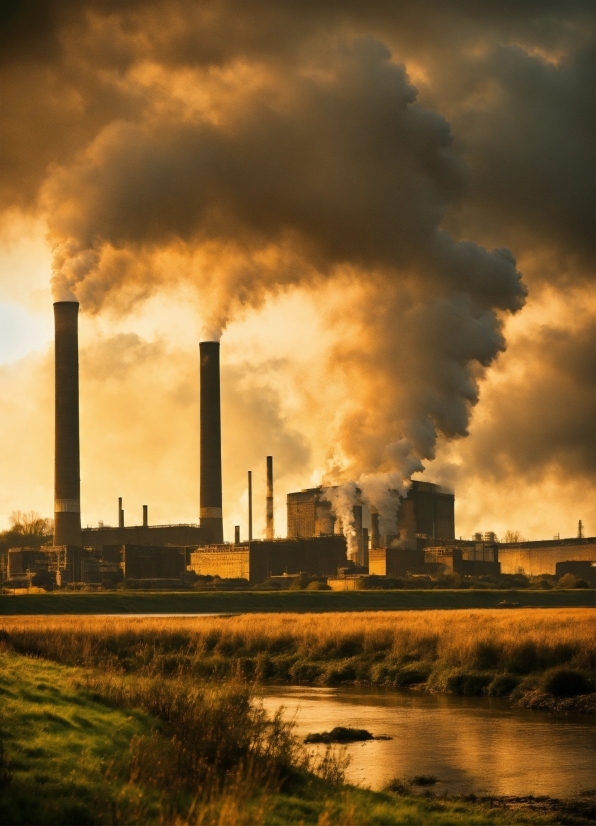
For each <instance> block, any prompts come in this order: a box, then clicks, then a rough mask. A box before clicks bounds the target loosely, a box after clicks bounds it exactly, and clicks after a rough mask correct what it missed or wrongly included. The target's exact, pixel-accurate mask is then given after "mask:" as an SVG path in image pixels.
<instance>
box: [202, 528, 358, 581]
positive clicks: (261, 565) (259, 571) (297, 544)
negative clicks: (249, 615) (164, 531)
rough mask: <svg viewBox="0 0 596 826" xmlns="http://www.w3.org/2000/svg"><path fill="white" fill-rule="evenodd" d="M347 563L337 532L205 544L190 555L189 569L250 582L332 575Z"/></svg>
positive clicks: (344, 543) (203, 573)
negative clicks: (290, 537)
mask: <svg viewBox="0 0 596 826" xmlns="http://www.w3.org/2000/svg"><path fill="white" fill-rule="evenodd" d="M346 565H347V557H346V540H345V537H344V536H341V535H337V534H336V535H332V536H319V537H309V538H303V539H296V538H294V539H272V540H268V539H266V540H254V541H252V542H241V543H238V544H234V545H232V544H230V545H207V546H206V547H202V548H197V549H196V550H195V551H193V552H192V553H191V554H190V570H192V571H194V572H195V573H196V574H198V575H199V576H219V577H221V578H222V579H246V580H248V582H249V583H250V584H251V585H253V584H255V583H259V582H264V581H265V580H266V579H268V578H269V577H272V576H283V575H284V574H300V573H308V574H311V575H316V576H335V575H336V573H337V570H338V568H341V567H345V566H346Z"/></svg>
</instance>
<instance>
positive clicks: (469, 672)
mask: <svg viewBox="0 0 596 826" xmlns="http://www.w3.org/2000/svg"><path fill="white" fill-rule="evenodd" d="M0 630H1V633H2V635H3V639H4V644H5V645H6V646H7V647H8V648H10V649H12V650H14V651H15V652H19V653H23V654H33V655H35V656H40V657H44V658H47V659H51V660H55V661H57V662H61V663H65V664H69V665H84V666H88V667H93V668H96V667H101V668H102V669H108V670H111V671H114V672H122V673H132V672H135V673H139V674H143V675H146V676H157V675H166V676H174V675H186V674H188V675H192V676H193V677H195V678H198V679H230V678H239V679H245V680H249V681H260V682H262V681H276V682H290V683H299V682H302V683H313V684H320V685H337V684H342V683H348V684H349V683H361V684H372V685H380V686H391V687H407V686H411V685H417V686H426V687H427V688H429V689H431V690H434V691H447V692H451V693H456V694H468V695H482V694H486V695H489V696H510V697H511V699H512V700H513V701H515V702H521V703H525V704H530V705H532V704H534V705H540V704H541V703H542V705H544V704H545V702H547V697H549V698H551V702H550V707H554V706H553V703H554V705H556V702H559V703H560V702H563V704H565V703H566V704H567V705H568V706H569V704H570V703H572V702H575V703H576V704H577V699H576V700H572V699H571V698H577V697H578V696H579V697H584V698H585V696H586V695H587V694H589V693H590V692H593V690H594V685H593V681H594V664H595V652H596V627H595V624H594V612H593V611H592V610H591V609H582V608H579V609H559V610H551V609H535V610H531V611H530V610H513V609H512V610H502V609H501V610H492V611H491V610H482V611H457V610H452V611H411V612H403V613H389V612H371V613H347V614H342V613H330V614H299V615H298V614H274V615H272V614H249V615H242V616H235V617H234V616H232V617H204V618H166V619H164V618H155V619H154V618H143V619H139V618H127V617H117V618H112V617H81V616H76V617H75V616H61V617H52V618H49V617H6V618H3V619H2V620H1V621H0ZM552 698H559V699H558V700H557V701H556V702H555V701H554V700H553V699H552ZM582 702H583V703H584V705H585V699H584V700H583V701H582ZM580 705H581V704H580Z"/></svg>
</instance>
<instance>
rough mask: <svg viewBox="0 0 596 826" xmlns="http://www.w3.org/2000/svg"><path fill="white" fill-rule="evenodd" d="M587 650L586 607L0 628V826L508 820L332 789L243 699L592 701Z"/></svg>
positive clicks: (71, 620)
mask: <svg viewBox="0 0 596 826" xmlns="http://www.w3.org/2000/svg"><path fill="white" fill-rule="evenodd" d="M594 647H595V646H594V630H593V625H592V622H591V613H590V612H589V611H586V610H581V609H580V610H564V611H557V612H553V611H540V610H535V611H531V612H528V611H521V612H520V611H516V612H503V611H492V612H488V611H485V612H481V611H478V612H470V611H466V612H456V611H455V612H454V611H451V612H419V613H416V612H410V613H408V614H405V613H404V614H395V613H394V614H383V613H371V614H363V613H361V614H357V615H353V614H343V615H342V614H327V615H291V614H285V615H271V614H269V615H248V616H247V615H245V616H242V617H211V618H200V619H195V618H189V619H181V618H176V619H174V618H172V619H133V618H126V617H122V618H99V617H90V618H83V617H67V616H63V617H56V618H48V617H7V618H4V619H3V620H2V622H1V624H0V658H1V660H2V664H1V676H0V691H1V692H2V699H3V703H2V719H1V721H0V725H1V737H0V739H1V741H2V742H3V745H4V750H5V757H4V759H3V765H2V766H1V767H0V768H1V771H0V776H1V777H2V778H4V779H3V781H2V786H3V787H2V788H1V789H0V811H1V812H2V814H1V815H0V822H3V823H25V822H29V823H140V822H142V823H145V822H147V823H160V822H161V823H164V822H166V823H197V824H207V823H221V824H230V825H231V826H234V824H243V823H272V824H274V823H298V822H303V823H321V824H332V823H342V824H343V823H346V824H348V823H353V824H359V823H372V822H379V823H381V822H382V823H403V822H412V823H418V822H424V823H446V822H448V823H474V822H480V823H491V822H503V817H504V810H503V808H502V807H501V805H500V804H499V806H496V805H494V804H493V803H491V804H490V805H489V803H488V802H487V801H484V802H474V801H463V800H460V799H455V798H454V799H438V798H430V797H420V796H419V795H417V794H415V793H414V791H412V789H413V785H412V784H410V785H409V786H408V785H407V784H406V785H404V786H403V787H399V788H398V785H399V784H397V785H396V784H394V785H395V788H394V789H393V791H392V790H387V791H385V792H382V793H379V792H372V791H366V790H363V789H354V788H353V787H347V786H345V785H344V770H345V759H344V758H343V757H342V754H341V752H337V751H334V749H335V748H336V747H335V746H330V747H329V750H328V751H326V752H323V754H321V753H320V752H319V753H318V754H315V753H312V752H310V753H309V752H308V751H307V750H306V747H305V746H304V744H303V743H301V742H300V741H299V740H298V739H297V738H296V736H295V734H294V730H293V726H292V722H291V720H290V721H288V720H286V719H285V718H284V717H283V716H282V714H280V713H278V714H273V715H269V716H267V714H266V713H265V711H264V710H263V706H262V705H261V703H260V701H259V700H258V699H256V698H255V696H254V694H253V688H252V685H253V684H254V683H255V682H256V681H263V682H264V681H268V680H269V681H271V680H273V681H283V682H298V681H310V682H311V683H315V684H327V685H334V684H337V683H344V682H345V683H350V682H352V683H353V682H359V681H360V682H366V681H368V682H374V683H376V684H378V685H387V686H393V687H407V686H408V685H412V684H415V683H419V684H420V683H422V684H426V685H428V686H429V687H432V688H434V689H435V690H442V691H456V692H459V693H466V692H468V691H471V690H472V689H471V687H473V689H474V692H476V693H478V692H479V691H484V692H485V693H490V692H491V691H493V690H494V689H491V686H493V685H494V684H495V681H497V680H500V683H499V685H502V686H503V687H501V688H499V692H500V693H501V694H507V693H509V694H510V695H511V696H514V693H515V691H522V690H523V691H526V692H527V691H536V690H539V691H540V692H542V694H544V691H545V690H546V688H547V687H549V686H550V688H551V690H556V691H558V692H559V693H563V694H564V693H566V692H567V693H573V694H576V693H577V692H578V691H582V692H583V691H587V690H588V689H589V688H590V687H591V686H590V684H589V683H590V678H591V674H592V670H593V663H594ZM563 672H566V673H567V676H565V674H564V673H563ZM561 674H563V676H561ZM570 674H572V675H573V676H572V677H570V676H569V675H570ZM462 675H465V676H462ZM475 675H482V676H481V678H478V676H475ZM557 675H558V676H557ZM473 680H476V682H474V681H473ZM549 681H550V682H549ZM574 681H575V682H574ZM570 684H571V685H572V688H571V689H570V688H569V685H570ZM561 685H562V686H563V688H561ZM528 686H529V687H530V688H528ZM536 686H538V689H537V688H536ZM580 696H587V695H585V694H584V695H580ZM342 761H343V762H342ZM414 785H415V784H414ZM400 789H401V791H400ZM570 817H571V819H568V821H567V822H577V823H581V822H587V821H586V819H585V817H584V815H583V814H582V813H581V812H580V813H579V814H577V812H576V813H575V814H573V813H572V815H570ZM574 818H575V819H574ZM506 820H507V822H557V820H556V818H555V815H554V814H552V813H551V814H548V813H547V814H545V813H544V812H543V811H541V812H539V813H536V812H535V811H533V810H525V809H524V810H523V811H521V812H520V811H517V810H514V809H511V810H509V809H507V813H506Z"/></svg>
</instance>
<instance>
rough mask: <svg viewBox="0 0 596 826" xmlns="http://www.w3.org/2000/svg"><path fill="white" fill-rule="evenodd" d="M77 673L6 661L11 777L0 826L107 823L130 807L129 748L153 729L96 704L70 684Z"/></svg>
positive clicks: (1, 799) (0, 717)
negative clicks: (11, 825) (127, 780)
mask: <svg viewBox="0 0 596 826" xmlns="http://www.w3.org/2000/svg"><path fill="white" fill-rule="evenodd" d="M76 673H77V672H76V671H74V670H73V669H66V668H64V667H62V666H59V665H55V664H53V663H48V662H44V661H39V660H34V659H30V658H26V657H16V656H11V655H8V654H4V655H1V667H0V694H1V704H2V705H1V712H0V724H1V729H0V731H1V737H2V741H3V743H4V750H5V757H6V760H7V762H8V768H9V771H10V774H11V781H10V783H9V785H8V786H7V787H6V788H5V789H4V790H2V791H0V823H3V824H8V823H64V824H67V823H68V824H70V823H94V822H96V819H97V818H99V819H100V820H102V821H104V822H107V821H109V820H110V819H111V818H112V816H113V815H114V814H115V809H114V807H115V805H116V801H117V800H118V798H119V796H120V798H121V799H120V802H119V805H120V807H121V808H127V807H129V806H132V805H133V804H134V802H135V797H137V796H138V794H139V790H138V789H136V788H135V787H134V784H133V785H128V786H127V787H126V788H124V786H125V783H124V782H123V778H124V777H125V776H126V774H127V771H128V762H129V744H130V742H131V740H132V738H133V737H135V736H142V735H144V734H147V733H148V731H149V729H150V727H151V725H150V721H149V719H148V717H147V716H146V715H144V714H143V713H141V712H134V713H129V712H127V711H124V710H122V709H117V708H109V707H108V706H106V705H105V704H103V703H100V702H94V701H93V700H92V699H90V698H89V697H88V696H85V695H84V694H82V693H81V692H80V691H77V690H76V689H75V688H74V687H73V685H72V682H71V678H72V675H73V674H76Z"/></svg>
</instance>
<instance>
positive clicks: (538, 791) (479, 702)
mask: <svg viewBox="0 0 596 826" xmlns="http://www.w3.org/2000/svg"><path fill="white" fill-rule="evenodd" d="M263 700H264V704H265V708H266V709H267V710H268V711H274V710H275V709H277V708H278V707H279V706H280V705H284V706H285V708H286V715H287V716H294V715H295V716H296V723H297V727H296V731H297V734H298V735H299V736H300V737H302V738H303V737H305V736H306V734H308V733H310V732H318V731H329V730H330V729H332V728H333V727H334V726H338V725H349V726H353V727H355V728H366V729H368V730H369V731H371V732H372V733H373V734H388V735H390V736H391V737H393V738H394V739H393V740H380V741H369V742H365V743H353V744H350V745H349V746H348V747H347V749H348V754H350V756H351V758H352V762H351V765H350V767H349V769H348V772H347V779H348V781H349V782H350V783H355V784H358V785H361V786H370V787H371V788H373V789H380V788H383V786H385V785H386V784H387V783H388V781H389V780H390V779H391V778H392V777H411V776H413V775H419V774H432V775H435V776H436V777H438V778H439V780H440V782H439V783H438V784H437V785H436V786H434V789H435V790H436V791H441V792H445V791H448V792H451V793H454V794H467V793H470V792H474V793H476V794H496V795H527V794H534V795H542V794H543V795H550V796H553V797H557V796H563V797H566V796H569V795H572V794H575V793H578V792H580V791H584V790H586V789H590V788H593V787H594V756H595V729H594V725H593V720H591V719H590V718H587V717H585V718H584V717H583V716H582V717H579V716H578V717H574V718H569V717H567V718H560V717H558V718H557V717H551V716H549V715H548V714H546V713H543V712H537V711H524V710H511V709H510V708H509V707H508V704H507V702H505V701H502V700H491V699H485V698H466V697H453V696H448V695H440V694H439V695H436V694H435V695H432V694H425V693H422V692H392V691H383V690H379V689H377V690H375V689H359V688H339V689H331V688H311V687H304V686H299V687H284V688H281V687H280V688H277V687H276V688H273V689H271V688H268V689H267V690H266V692H265V693H264V695H263ZM318 748H321V747H318Z"/></svg>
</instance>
